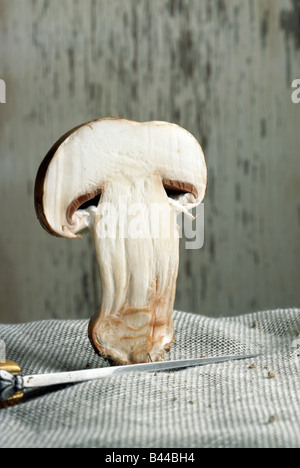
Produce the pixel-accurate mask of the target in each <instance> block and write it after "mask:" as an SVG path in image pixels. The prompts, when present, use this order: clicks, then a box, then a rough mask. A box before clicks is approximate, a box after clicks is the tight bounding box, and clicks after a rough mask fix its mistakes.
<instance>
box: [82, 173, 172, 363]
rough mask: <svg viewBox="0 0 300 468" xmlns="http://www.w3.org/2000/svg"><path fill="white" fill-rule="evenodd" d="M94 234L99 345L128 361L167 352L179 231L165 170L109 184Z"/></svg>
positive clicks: (92, 333) (94, 330)
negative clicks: (99, 297)
mask: <svg viewBox="0 0 300 468" xmlns="http://www.w3.org/2000/svg"><path fill="white" fill-rule="evenodd" d="M94 240H95V249H96V256H97V262H98V266H99V271H100V278H101V286H102V303H101V308H100V311H99V313H98V314H97V315H95V316H94V317H92V319H91V321H90V326H89V337H90V340H91V342H92V344H93V346H94V348H95V349H96V350H97V351H98V352H99V353H101V354H102V355H105V356H107V357H109V358H110V359H112V360H113V361H116V362H118V363H121V364H131V363H138V362H149V361H150V360H152V361H158V360H162V359H163V358H164V356H165V351H166V350H167V349H168V348H169V347H170V346H171V344H172V342H173V338H174V326H173V321H172V312H173V304H174V299H175V290H176V280H177V274H178V262H179V236H178V227H177V223H176V213H175V211H174V209H173V208H172V206H170V204H169V201H168V198H167V195H166V192H165V190H164V188H163V186H162V183H161V178H160V177H159V176H151V177H150V176H149V177H147V178H141V179H136V180H134V179H131V180H125V179H124V180H123V181H122V183H119V185H118V187H116V186H115V185H114V186H112V185H110V184H107V186H106V187H105V189H104V190H103V192H102V196H101V200H100V202H99V204H98V207H97V212H96V216H95V225H94Z"/></svg>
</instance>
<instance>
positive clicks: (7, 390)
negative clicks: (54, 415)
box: [0, 354, 259, 407]
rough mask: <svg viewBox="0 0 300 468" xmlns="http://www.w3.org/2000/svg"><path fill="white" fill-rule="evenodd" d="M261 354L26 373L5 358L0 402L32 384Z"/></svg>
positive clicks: (0, 370)
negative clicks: (33, 373) (22, 372)
mask: <svg viewBox="0 0 300 468" xmlns="http://www.w3.org/2000/svg"><path fill="white" fill-rule="evenodd" d="M258 356H259V354H246V355H228V356H218V357H209V358H196V359H183V360H174V361H162V362H150V363H146V364H144V363H143V364H130V365H125V366H115V367H114V366H112V367H102V368H97V369H84V370H78V371H71V372H55V373H50V374H35V375H26V376H22V375H21V368H20V367H19V366H18V365H17V364H16V363H14V362H13V361H5V362H4V363H2V364H1V363H0V402H2V405H1V403H0V407H3V406H7V405H12V404H15V403H18V402H19V401H20V400H21V398H22V397H23V396H24V390H25V389H29V388H40V387H50V386H53V385H62V384H71V383H72V384H73V383H78V382H85V381H89V380H96V379H101V378H105V377H113V376H118V375H122V374H126V373H130V372H158V371H169V370H175V369H184V368H187V367H195V366H206V365H208V364H218V363H221V362H227V361H235V360H241V359H253V358H255V357H258ZM3 403H4V405H3Z"/></svg>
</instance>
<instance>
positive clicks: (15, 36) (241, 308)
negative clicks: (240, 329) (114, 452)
mask: <svg viewBox="0 0 300 468" xmlns="http://www.w3.org/2000/svg"><path fill="white" fill-rule="evenodd" d="M299 18H300V2H299V1H298V0H242V1H241V0H201V1H200V0H182V1H181V0H51V1H49V0H22V1H20V0H0V78H1V79H3V80H4V81H5V83H6V93H7V96H6V97H7V102H6V104H0V198H1V207H0V212H1V229H0V321H2V322H22V321H31V320H37V319H48V318H66V319H68V318H88V317H90V315H91V314H92V313H94V311H95V309H97V307H99V304H100V297H101V291H100V280H99V275H98V270H97V265H96V261H95V256H94V251H93V243H92V240H91V239H89V238H86V239H84V240H75V241H69V240H65V239H56V238H54V237H51V236H49V235H48V234H47V233H46V232H45V231H43V230H42V228H41V226H40V225H39V223H38V221H37V219H36V216H35V212H34V205H33V188H34V180H35V175H36V172H37V169H38V167H39V164H40V162H41V160H42V159H43V157H44V155H45V154H46V152H47V151H48V149H49V148H50V147H51V146H52V144H53V143H54V142H55V141H56V140H57V139H58V138H59V137H60V136H61V135H62V134H63V133H65V132H66V131H68V130H69V129H71V128H73V127H74V126H76V125H78V124H80V123H82V122H86V121H89V120H92V119H95V118H98V117H106V116H119V117H125V118H129V119H133V120H142V121H145V120H167V121H171V122H175V123H178V124H179V125H181V126H183V127H185V128H186V129H187V130H189V131H190V132H191V133H193V134H194V135H195V137H196V138H197V139H198V140H199V142H200V143H201V144H202V146H203V148H204V151H205V155H206V159H207V164H208V174H209V187H208V192H207V196H206V199H205V244H204V246H203V248H202V249H200V250H186V249H185V248H184V242H181V249H180V256H181V257H180V270H179V277H178V286H177V295H176V302H175V307H176V308H178V309H181V310H185V311H191V312H194V313H197V314H204V315H210V316H221V315H222V316H224V315H226V316H227V315H238V314H242V313H247V312H252V311H256V310H259V309H266V308H267V309H270V308H276V307H292V306H296V305H298V306H299V305H300V292H299V266H300V265H299V257H300V255H299V254H300V246H299V238H300V164H299V147H300V104H299V105H296V104H293V103H292V100H291V95H292V88H291V83H292V81H293V80H294V79H296V78H300V25H299V21H300V20H299Z"/></svg>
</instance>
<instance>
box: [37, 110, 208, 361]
mask: <svg viewBox="0 0 300 468" xmlns="http://www.w3.org/2000/svg"><path fill="white" fill-rule="evenodd" d="M206 185H207V169H206V164H205V159H204V155H203V152H202V149H201V147H200V145H199V143H198V142H197V141H196V139H195V138H194V137H193V136H192V135H191V134H190V133H189V132H187V131H186V130H184V129H183V128H181V127H179V126H177V125H175V124H171V123H167V122H157V121H153V122H134V121H129V120H125V119H112V118H107V119H99V120H96V121H93V122H89V123H88V124H84V125H82V126H79V127H76V128H75V129H73V130H72V131H70V132H69V133H68V134H66V135H64V136H63V137H62V138H61V139H60V140H59V141H58V142H57V143H56V144H55V145H54V146H53V147H52V149H51V150H50V151H49V153H48V155H47V156H46V158H45V159H44V161H43V162H42V164H41V166H40V169H39V171H38V174H37V178H36V186H35V207H36V212H37V216H38V218H39V220H40V222H41V224H42V226H43V227H44V228H45V229H46V230H47V231H48V232H49V233H51V234H53V235H55V236H59V237H66V238H77V237H81V236H80V235H79V233H81V232H84V231H85V230H86V229H90V230H91V231H92V233H93V237H94V242H95V250H96V257H97V262H98V266H99V271H100V279H101V287H102V302H101V307H100V310H99V312H98V313H96V314H95V315H94V316H93V317H92V318H91V320H90V324H89V337H90V340H91V343H92V345H93V347H94V349H95V350H96V351H97V352H98V353H100V354H102V355H104V356H106V357H108V358H110V359H111V360H113V361H115V362H116V363H118V364H131V363H138V362H149V361H158V360H162V359H164V357H165V352H166V350H168V349H169V348H170V346H171V344H172V342H173V339H174V326H173V321H172V312H173V305H174V299H175V291H176V281H177V274H178V262H179V236H178V226H177V221H176V217H177V210H179V211H185V210H188V209H190V208H192V207H194V206H197V205H198V204H199V203H200V202H201V201H202V199H203V198H204V195H205V192H206ZM90 205H91V206H90Z"/></svg>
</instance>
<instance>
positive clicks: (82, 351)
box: [0, 309, 300, 448]
mask: <svg viewBox="0 0 300 468" xmlns="http://www.w3.org/2000/svg"><path fill="white" fill-rule="evenodd" d="M255 321H257V324H256V326H253V323H254V322H255ZM174 324H175V331H176V340H175V343H174V345H173V348H172V350H171V352H170V353H169V356H168V358H170V359H184V358H191V357H200V356H201V355H206V356H216V355H222V354H241V353H256V352H259V353H262V357H259V358H258V359H256V364H257V365H256V368H249V367H250V366H251V364H252V362H249V361H231V362H228V363H223V364H214V365H210V366H205V367H197V368H190V369H186V370H180V371H176V372H159V373H157V374H155V373H141V374H132V375H129V374H128V375H123V376H116V377H110V378H108V379H103V380H99V381H92V382H84V383H80V384H76V385H72V386H67V387H64V388H62V387H60V388H56V389H53V388H52V389H51V391H47V390H45V389H44V390H39V391H37V390H34V391H31V392H30V393H28V394H27V395H26V397H25V399H24V400H23V403H21V404H19V405H18V406H14V407H10V408H5V409H2V410H1V411H0V445H1V447H106V448H124V447H127V448H140V447H143V448H198V447H241V448H242V447H285V448H288V447H299V446H300V424H299V421H300V394H299V388H300V385H299V384H300V376H299V371H300V357H298V356H297V350H296V345H297V336H298V333H299V332H300V310H299V309H288V310H274V311H265V312H259V313H253V314H249V315H244V316H240V317H234V318H208V317H203V316H199V315H194V314H188V313H183V312H177V311H175V312H174ZM87 325H88V322H87V320H76V321H74V320H71V321H70V320H68V321H58V320H49V321H42V322H33V323H26V324H20V325H1V326H0V339H2V340H4V341H5V343H6V347H7V358H8V359H12V360H15V361H16V362H17V363H18V364H20V365H21V367H22V370H23V373H24V374H27V373H30V374H32V373H39V372H58V371H66V370H77V369H83V368H85V367H86V366H87V365H92V367H100V366H107V365H109V364H108V363H107V362H106V361H105V360H103V359H102V358H101V357H99V356H96V355H95V354H94V352H93V350H92V348H91V346H90V343H89V340H88V338H87ZM298 340H299V338H298ZM266 366H268V369H267V368H265V367H266ZM269 370H273V371H274V372H275V373H276V378H269V377H268V372H269Z"/></svg>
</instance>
